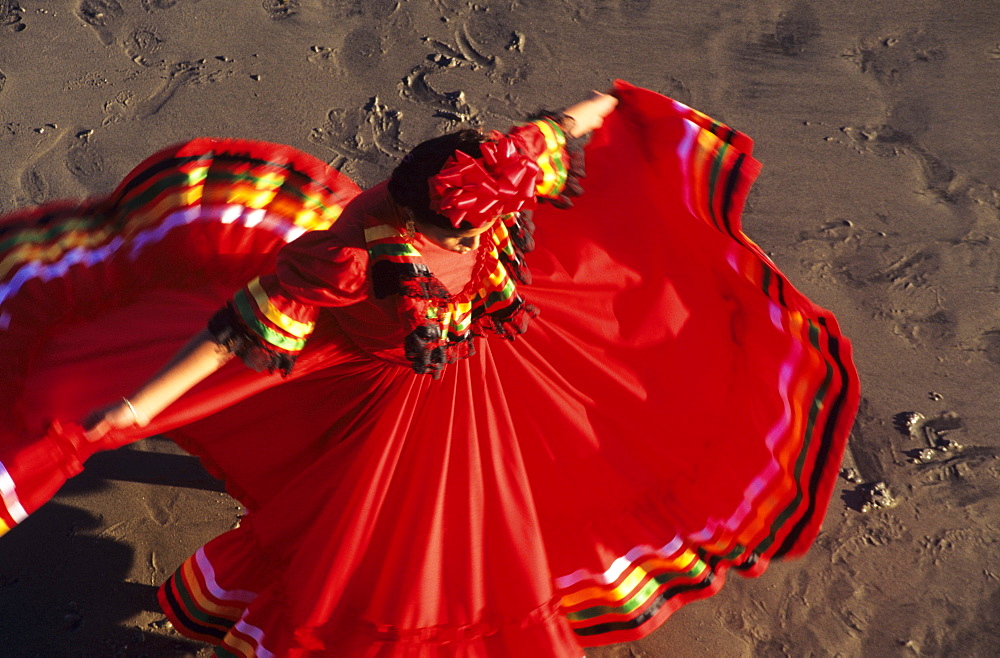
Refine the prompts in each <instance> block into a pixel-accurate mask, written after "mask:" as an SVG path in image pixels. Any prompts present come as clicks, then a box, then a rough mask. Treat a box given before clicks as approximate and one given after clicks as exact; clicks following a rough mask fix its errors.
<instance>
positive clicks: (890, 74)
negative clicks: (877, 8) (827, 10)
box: [843, 32, 945, 85]
mask: <svg viewBox="0 0 1000 658" xmlns="http://www.w3.org/2000/svg"><path fill="white" fill-rule="evenodd" d="M843 56H844V57H845V58H846V59H848V60H849V61H851V62H854V64H856V65H857V67H858V69H859V70H860V71H861V72H862V73H866V74H869V75H872V76H874V77H875V79H876V80H878V81H879V82H881V83H882V84H890V85H891V84H898V83H899V82H901V81H902V80H903V79H904V78H905V77H906V75H907V74H908V73H909V72H910V71H911V70H912V69H913V68H914V67H916V66H921V65H927V64H930V63H933V62H939V61H941V60H943V59H944V57H945V49H944V46H942V45H941V44H939V43H937V42H936V41H934V40H933V39H932V38H931V37H930V36H928V35H927V34H926V33H923V32H911V33H908V34H905V35H890V36H884V37H878V38H876V39H872V40H868V41H865V42H862V43H861V44H859V45H858V46H856V47H854V48H852V49H850V50H848V51H847V52H845V53H844V55H843Z"/></svg>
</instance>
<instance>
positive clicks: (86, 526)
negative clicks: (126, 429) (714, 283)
mask: <svg viewBox="0 0 1000 658" xmlns="http://www.w3.org/2000/svg"><path fill="white" fill-rule="evenodd" d="M998 16H1000V14H998V13H997V11H996V4H995V3H994V2H992V1H991V0H968V1H965V2H952V3H940V2H929V1H922V0H914V1H912V2H908V3H898V2H894V1H892V0H839V1H838V2H824V3H820V2H807V1H805V0H761V1H759V2H727V1H724V0H709V1H707V2H702V3H676V2H666V1H665V0H576V1H573V0H549V1H548V2H542V1H541V0H521V1H517V0H511V1H508V2H502V3H500V2H487V1H485V0H484V1H483V2H478V3H476V2H466V1H461V0H426V1H425V2H415V1H412V0H411V1H409V2H396V1H391V0H371V1H366V2H361V1H360V0H354V1H352V0H264V1H263V2H261V1H260V0H247V1H246V2H231V1H229V0H141V1H140V0H133V1H131V2H127V1H125V0H83V1H82V2H80V1H72V2H70V1H67V2H58V3H52V2H32V1H31V0H22V1H21V2H11V1H0V212H3V211H9V210H12V209H14V208H17V207H21V206H24V205H27V204H32V203H40V202H44V201H48V200H52V199H57V198H65V197H82V196H86V195H100V194H104V193H107V192H108V191H110V190H111V189H112V188H113V187H114V185H115V184H116V183H117V181H118V180H119V179H120V178H121V177H122V176H123V175H124V174H125V173H127V172H128V171H129V169H131V168H132V167H133V166H134V165H135V164H137V163H138V162H139V161H140V160H142V159H143V158H144V157H145V156H146V155H149V154H150V153H152V152H153V151H155V150H156V149H158V148H160V147H163V146H166V145H168V144H171V143H173V142H177V141H180V140H184V139H188V138H191V137H196V136H202V135H217V136H232V137H244V138H252V139H262V140H269V141H277V142H284V143H287V144H291V145H293V146H295V147H298V148H301V149H304V150H306V151H308V152H310V153H312V154H314V155H316V156H318V157H320V158H323V159H325V160H327V161H329V162H331V163H332V164H334V165H335V166H338V167H341V168H343V169H344V171H345V172H346V173H348V174H349V175H351V176H352V177H354V178H355V180H357V181H358V182H359V184H361V185H362V186H367V185H371V184H373V183H375V182H377V181H378V180H380V179H382V178H383V177H385V176H386V175H387V174H388V172H389V171H390V170H391V168H392V166H393V164H394V163H395V162H396V161H397V160H398V159H399V158H400V157H401V155H402V154H403V153H405V152H406V150H408V149H409V148H410V147H411V146H413V145H415V144H417V143H418V142H420V141H422V140H423V139H425V138H427V137H430V136H433V135H435V134H439V133H440V132H444V131H447V130H452V129H455V128H456V127H458V126H460V125H464V124H472V125H476V126H483V127H486V128H500V129H503V128H505V127H506V126H508V125H509V124H511V123H512V122H515V121H517V120H518V119H519V118H521V117H523V116H524V115H526V114H528V113H530V112H532V111H534V110H536V109H538V108H539V107H543V106H544V107H559V106H561V105H563V104H567V103H569V102H572V101H574V100H576V99H577V98H579V97H580V96H581V95H582V94H584V93H585V92H586V91H587V90H589V89H591V88H597V89H602V88H606V87H607V86H608V85H609V83H610V81H611V80H613V79H614V78H616V77H621V78H624V79H627V80H629V81H631V82H633V83H635V84H638V85H641V86H645V87H649V88H652V89H655V90H657V91H661V92H663V93H665V94H668V95H671V96H673V97H675V98H677V99H678V100H681V101H683V102H685V103H688V104H690V105H692V106H694V107H696V108H698V109H700V110H702V111H704V112H706V113H707V114H709V115H711V116H713V117H715V118H717V119H719V120H721V121H724V122H726V123H728V124H729V125H731V126H733V127H734V128H737V129H739V130H742V131H744V132H746V133H748V134H749V135H750V136H752V137H753V138H754V139H755V140H756V143H757V150H756V155H757V157H758V158H759V159H760V160H761V161H762V162H763V164H764V171H763V173H762V175H761V177H760V178H759V180H758V183H757V185H756V187H755V189H754V191H753V192H752V193H751V196H750V200H749V203H748V206H747V209H746V212H745V216H744V223H745V229H746V231H747V233H748V234H749V235H750V236H751V237H752V238H753V239H754V240H755V241H756V242H757V243H758V244H760V245H761V246H762V247H763V248H764V250H765V251H767V252H768V253H769V254H770V255H771V257H772V258H773V259H774V260H775V261H776V262H777V264H778V265H779V266H780V267H781V268H782V269H783V270H784V271H785V273H786V274H787V275H788V276H789V277H790V279H791V280H792V281H793V282H794V284H795V285H796V286H797V287H799V288H800V289H801V290H803V291H804V292H806V293H807V294H808V295H809V296H811V297H812V298H813V299H814V300H815V301H816V302H817V303H819V304H821V305H823V306H825V307H827V308H830V309H832V310H833V311H834V312H835V313H836V314H837V316H838V318H839V320H840V322H841V325H842V327H843V329H844V331H845V333H846V334H847V335H848V336H850V337H851V338H852V340H853V341H854V346H855V356H856V360H857V364H858V368H859V370H860V373H861V377H862V386H863V400H862V406H861V412H860V414H859V417H858V422H857V424H856V426H855V429H854V432H853V436H852V440H851V444H850V447H849V452H848V456H847V459H846V461H845V464H844V466H845V469H846V470H845V477H844V478H842V479H841V481H840V486H839V488H838V491H837V492H836V493H835V494H834V498H833V502H832V504H831V506H830V510H829V513H828V515H827V519H826V523H825V525H824V529H823V532H822V533H821V534H820V536H819V538H818V540H817V542H816V545H815V547H814V548H813V550H812V551H811V552H810V553H809V554H808V555H807V556H806V557H805V558H803V559H801V560H798V561H794V562H789V563H782V564H775V565H773V566H772V567H771V568H770V569H769V571H768V572H767V573H766V574H765V575H764V577H762V578H761V579H759V580H754V581H747V580H744V579H742V578H740V577H738V576H733V577H732V578H731V579H730V581H729V582H728V583H727V585H726V586H725V587H724V588H723V590H722V592H721V593H719V594H718V595H716V596H715V597H712V598H711V599H708V600H706V601H702V602H698V603H694V604H692V605H690V606H688V607H687V608H685V609H682V610H681V611H679V612H678V613H676V614H675V615H674V617H673V618H672V619H671V620H670V621H668V622H667V624H666V625H665V626H664V627H663V628H662V629H660V630H659V631H658V632H656V633H654V634H653V635H652V636H651V637H649V638H647V639H645V640H643V641H641V642H638V643H633V644H630V645H620V646H614V647H607V648H602V649H599V650H591V651H588V655H589V656H592V657H594V658H596V657H602V658H609V657H612V656H615V657H617V656H622V657H624V656H667V655H669V656H702V655H719V656H775V655H793V656H795V655H815V656H835V655H839V656H871V655H884V656H908V655H927V656H933V655H960V656H987V655H996V653H997V652H998V651H1000V567H997V566H996V564H995V562H996V556H997V555H998V554H1000V533H998V526H1000V460H998V459H997V455H998V453H1000V414H998V412H997V408H996V406H997V398H998V391H1000V310H998V309H1000V246H998V236H1000V219H998V209H1000V167H997V155H996V154H997V152H998V151H1000V123H998V122H997V120H996V112H997V110H996V108H997V107H1000V18H998ZM88 467H89V468H88V471H87V472H85V473H84V475H82V476H80V477H79V478H77V479H76V480H74V481H72V482H71V483H70V484H69V485H67V487H66V488H65V489H64V490H63V492H62V493H60V495H59V496H58V497H57V499H56V500H55V501H53V502H52V503H50V504H49V505H48V506H46V507H45V508H43V509H42V510H40V511H39V512H37V513H36V514H35V515H33V516H32V517H31V518H30V519H28V521H26V522H25V523H24V524H23V526H22V527H19V528H17V529H16V530H14V531H13V532H11V533H10V534H9V536H7V537H5V538H4V539H3V541H0V647H3V648H2V649H0V653H2V654H3V655H15V656H22V655H24V656H30V655H38V656H61V655H130V656H132V655H134V656H140V655H148V656H175V655H199V656H207V655H208V654H209V651H208V650H207V649H206V648H205V647H204V646H203V645H200V644H197V643H192V642H188V641H186V640H183V639H182V638H180V636H178V635H177V634H176V633H175V632H173V631H172V630H171V629H170V628H169V626H167V625H166V624H165V623H164V621H163V616H162V614H161V613H159V611H158V608H157V606H156V603H155V598H154V591H155V586H156V585H158V584H159V583H161V582H162V581H163V580H164V579H165V578H166V577H167V576H168V575H169V574H170V573H171V572H172V571H173V569H174V568H175V567H176V566H177V565H178V564H179V562H180V561H181V560H183V559H184V558H185V557H186V556H187V555H188V554H190V553H191V552H193V551H194V550H195V549H196V548H197V547H198V546H199V545H200V544H201V543H203V542H204V541H206V540H208V539H210V538H211V537H213V536H214V535H216V534H218V533H220V532H223V531H225V530H227V529H228V528H230V527H232V525H233V524H234V523H235V522H236V521H237V519H238V516H239V512H240V510H239V507H238V505H237V504H236V503H235V502H234V501H232V500H231V499H230V498H228V497H227V496H225V494H223V493H221V488H220V486H219V485H218V483H216V482H215V481H213V480H212V479H211V478H209V477H208V476H207V475H205V474H204V473H203V472H202V471H201V470H200V467H199V466H198V465H197V463H196V462H195V461H194V460H193V458H190V457H188V456H186V455H184V454H183V453H182V452H181V451H179V450H178V449H176V448H174V447H173V446H172V444H170V443H169V442H167V441H164V440H162V439H151V440H147V441H144V442H141V443H139V444H136V445H134V446H131V447H129V448H128V449H124V450H121V451H119V452H117V453H114V454H108V455H101V456H98V457H96V458H95V459H93V460H92V461H91V463H90V464H89V465H88ZM878 483H884V484H883V485H879V484H878Z"/></svg>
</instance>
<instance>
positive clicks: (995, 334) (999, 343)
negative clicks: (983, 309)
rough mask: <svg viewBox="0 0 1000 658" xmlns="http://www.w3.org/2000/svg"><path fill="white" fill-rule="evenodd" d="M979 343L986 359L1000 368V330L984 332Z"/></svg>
mask: <svg viewBox="0 0 1000 658" xmlns="http://www.w3.org/2000/svg"><path fill="white" fill-rule="evenodd" d="M978 342H979V349H980V350H981V351H982V352H983V354H984V355H985V356H986V359H987V360H988V361H989V362H990V363H992V364H993V365H996V366H1000V328H997V329H991V330H989V331H985V332H983V333H982V334H980V336H979V341H978Z"/></svg>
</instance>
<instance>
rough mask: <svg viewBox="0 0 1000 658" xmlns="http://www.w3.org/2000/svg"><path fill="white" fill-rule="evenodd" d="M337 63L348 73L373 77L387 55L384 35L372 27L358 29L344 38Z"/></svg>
mask: <svg viewBox="0 0 1000 658" xmlns="http://www.w3.org/2000/svg"><path fill="white" fill-rule="evenodd" d="M338 52H339V56H338V58H337V61H338V62H340V65H341V66H342V67H343V68H344V69H345V70H346V71H347V72H348V73H352V74H355V75H364V76H369V75H371V71H372V69H373V68H375V67H378V65H379V64H380V63H381V59H382V57H383V56H384V55H385V49H384V48H383V41H382V35H381V34H380V33H378V32H376V31H375V30H373V29H371V28H370V27H365V26H363V27H358V28H355V29H353V30H351V31H350V32H349V33H348V34H347V36H346V37H345V38H344V45H343V46H342V47H341V48H340V50H339V51H338Z"/></svg>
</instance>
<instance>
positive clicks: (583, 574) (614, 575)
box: [555, 535, 684, 589]
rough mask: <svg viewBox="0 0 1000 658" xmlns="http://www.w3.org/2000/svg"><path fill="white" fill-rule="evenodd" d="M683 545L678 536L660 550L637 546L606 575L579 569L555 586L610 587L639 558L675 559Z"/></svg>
mask: <svg viewBox="0 0 1000 658" xmlns="http://www.w3.org/2000/svg"><path fill="white" fill-rule="evenodd" d="M683 545H684V542H683V541H681V538H680V537H678V536H676V535H675V536H674V538H673V539H671V540H670V541H669V542H667V543H666V544H665V545H664V546H662V547H660V548H658V549H657V548H653V547H651V546H648V545H646V544H642V545H641V546H636V547H635V548H633V549H632V550H631V551H629V552H628V553H626V554H625V555H623V556H622V557H620V558H618V559H617V560H615V561H614V562H612V563H611V566H610V567H609V568H608V570H607V571H605V572H604V573H601V574H596V573H594V572H592V571H589V570H587V569H578V570H576V571H574V572H573V573H571V574H569V575H568V576H561V577H559V578H556V579H555V586H556V588H557V589H568V588H570V587H572V586H573V585H576V584H577V583H579V582H582V581H584V580H587V581H594V582H596V583H598V584H600V585H608V584H610V583H613V582H615V581H616V580H618V577H619V576H621V575H622V574H623V573H624V572H625V570H626V569H628V568H629V566H631V565H632V564H633V563H634V562H635V561H636V560H638V559H639V558H641V557H643V556H648V555H649V554H650V553H653V554H656V555H659V556H660V557H664V558H670V557H673V555H674V554H676V553H677V552H678V551H679V550H680V549H681V548H682V547H683Z"/></svg>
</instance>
